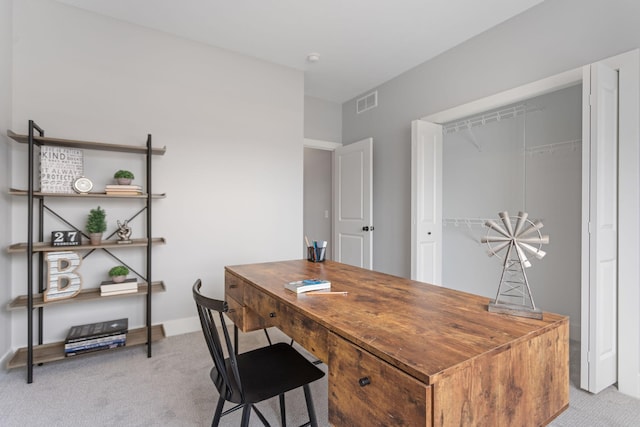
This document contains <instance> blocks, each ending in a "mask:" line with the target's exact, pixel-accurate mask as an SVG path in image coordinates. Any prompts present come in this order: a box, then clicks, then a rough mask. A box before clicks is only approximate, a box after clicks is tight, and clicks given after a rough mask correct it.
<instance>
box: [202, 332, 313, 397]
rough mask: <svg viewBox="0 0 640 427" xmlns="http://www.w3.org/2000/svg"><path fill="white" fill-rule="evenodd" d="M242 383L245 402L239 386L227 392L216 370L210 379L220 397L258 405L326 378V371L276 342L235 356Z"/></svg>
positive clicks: (293, 350)
mask: <svg viewBox="0 0 640 427" xmlns="http://www.w3.org/2000/svg"><path fill="white" fill-rule="evenodd" d="M236 360H237V363H238V370H239V372H240V381H241V382H242V387H243V389H244V394H245V396H244V397H245V398H244V402H243V401H242V398H241V396H240V391H239V389H238V387H237V385H235V384H234V385H233V386H232V387H233V390H232V393H231V394H230V395H229V394H228V393H226V387H225V386H224V384H223V381H222V376H221V375H219V373H218V370H217V369H216V368H215V367H214V368H213V369H211V373H210V375H211V379H212V380H213V383H214V384H215V385H216V388H217V389H218V392H219V393H220V394H223V393H224V394H225V399H226V400H228V401H230V402H233V403H258V402H261V401H263V400H265V399H269V398H271V397H274V396H277V395H279V394H281V393H285V392H287V391H290V390H293V389H294V388H298V387H302V386H303V385H305V384H309V383H311V382H313V381H315V380H318V379H320V378H322V377H323V376H324V372H323V371H322V370H320V369H318V368H317V367H316V366H315V365H313V364H311V363H310V362H309V361H308V360H307V359H306V358H305V357H304V356H302V355H301V354H300V353H298V352H297V351H296V350H295V349H294V348H293V347H291V346H290V345H289V344H286V343H276V344H274V345H271V346H268V347H262V348H258V349H256V350H251V351H248V352H246V353H242V354H239V355H237V356H236ZM225 363H226V366H227V372H228V373H229V377H230V378H233V373H232V371H231V364H230V359H226V360H225Z"/></svg>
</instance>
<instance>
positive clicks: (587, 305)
mask: <svg viewBox="0 0 640 427" xmlns="http://www.w3.org/2000/svg"><path fill="white" fill-rule="evenodd" d="M584 73H585V76H584V79H583V85H584V90H583V110H584V113H583V160H582V168H583V180H582V182H583V191H582V195H583V202H582V206H583V210H584V212H583V221H584V223H583V239H582V242H583V243H582V245H583V248H582V260H583V262H582V264H583V267H582V319H583V320H582V322H583V324H582V344H581V346H582V348H581V351H582V357H581V361H582V362H581V378H580V386H581V387H582V388H583V389H586V390H588V391H590V392H592V393H597V392H599V391H601V390H602V389H604V388H606V387H607V386H609V385H611V384H613V383H615V382H616V381H617V352H618V351H617V349H618V340H617V337H618V333H617V290H618V253H617V246H618V223H617V218H618V209H617V206H618V188H617V162H618V72H617V71H614V70H612V69H611V68H608V67H606V66H605V65H603V64H601V63H597V64H592V65H591V66H589V67H585V71H584Z"/></svg>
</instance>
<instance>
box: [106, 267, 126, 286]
mask: <svg viewBox="0 0 640 427" xmlns="http://www.w3.org/2000/svg"><path fill="white" fill-rule="evenodd" d="M127 274H129V269H128V268H127V267H125V266H124V265H117V266H115V267H113V268H112V269H111V270H109V277H111V280H113V282H114V283H122V282H124V281H125V279H126V278H127Z"/></svg>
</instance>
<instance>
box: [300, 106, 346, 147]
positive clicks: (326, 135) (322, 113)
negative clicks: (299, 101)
mask: <svg viewBox="0 0 640 427" xmlns="http://www.w3.org/2000/svg"><path fill="white" fill-rule="evenodd" d="M304 137H305V138H309V139H319V140H322V141H331V142H340V141H342V105H340V104H336V103H335V102H329V101H325V100H323V99H318V98H314V97H311V96H305V97H304Z"/></svg>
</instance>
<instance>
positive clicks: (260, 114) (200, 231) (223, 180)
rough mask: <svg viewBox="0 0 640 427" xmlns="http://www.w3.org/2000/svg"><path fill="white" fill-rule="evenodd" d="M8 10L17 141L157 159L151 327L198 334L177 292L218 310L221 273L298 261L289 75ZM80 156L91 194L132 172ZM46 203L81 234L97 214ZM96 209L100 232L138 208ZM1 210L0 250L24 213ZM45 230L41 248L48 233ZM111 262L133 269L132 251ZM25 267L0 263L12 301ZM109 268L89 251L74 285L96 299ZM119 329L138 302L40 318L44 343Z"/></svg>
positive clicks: (86, 204) (45, 1)
mask: <svg viewBox="0 0 640 427" xmlns="http://www.w3.org/2000/svg"><path fill="white" fill-rule="evenodd" d="M13 7H14V21H13V40H15V44H14V47H13V50H14V51H13V67H14V76H13V82H12V90H13V93H14V97H13V106H12V110H11V111H12V115H13V118H12V124H11V127H12V129H13V130H15V131H18V132H26V130H27V121H28V120H29V119H34V120H36V122H37V123H38V124H39V125H40V126H42V127H43V128H44V129H45V130H46V132H47V135H49V136H58V137H62V138H71V139H87V140H91V141H105V142H112V143H121V144H132V145H143V144H144V142H145V139H146V134H147V133H151V134H152V135H153V140H154V145H156V146H165V145H166V147H167V153H166V155H165V156H162V157H157V156H156V157H154V158H153V167H154V170H155V174H154V192H166V193H167V197H166V198H165V199H161V200H157V201H155V202H154V217H153V227H154V235H156V236H162V237H165V238H166V240H167V244H166V245H164V246H157V247H155V248H154V251H153V253H154V258H153V269H154V279H156V280H163V281H164V282H165V284H166V288H167V291H166V292H164V293H159V294H158V295H154V306H153V311H152V315H153V319H152V321H153V323H159V322H162V323H164V324H165V326H166V329H167V332H168V333H169V334H175V333H180V332H185V331H189V330H195V329H199V324H198V321H197V315H196V313H195V311H194V307H193V299H192V297H191V291H190V287H191V285H192V284H193V283H194V281H195V279H196V278H202V279H203V283H204V289H205V292H206V293H207V294H209V295H212V296H215V297H222V296H223V294H224V266H225V265H232V264H243V263H250V262H261V261H269V260H272V261H273V260H282V259H293V258H299V257H300V242H301V241H302V231H303V230H302V217H303V215H302V205H303V200H302V197H303V193H302V191H303V170H302V158H303V147H302V140H303V110H304V105H303V99H304V76H303V74H302V72H300V71H297V70H293V69H291V68H286V67H281V66H278V65H274V64H271V63H266V62H263V61H259V60H256V59H254V58H249V57H247V56H243V55H239V54H235V53H232V52H229V51H226V50H223V49H217V48H214V47H211V46H207V45H204V44H200V43H196V42H192V41H188V40H185V39H181V38H178V37H173V36H170V35H168V34H165V33H161V32H157V31H153V30H149V29H146V28H143V27H138V26H135V25H131V24H128V23H125V22H122V21H118V20H115V19H110V18H107V17H104V16H100V15H96V14H92V13H89V12H85V11H82V10H79V9H76V8H73V7H69V6H66V5H63V4H61V3H58V2H55V1H50V0H21V1H19V2H14V5H13ZM3 31H4V30H3ZM3 40H4V38H3ZM20 145H21V146H23V145H24V144H20ZM11 147H13V148H12V155H14V156H15V160H14V165H19V164H23V163H22V162H23V161H25V155H24V154H25V153H24V150H23V148H24V147H20V146H18V144H12V145H11ZM84 155H85V162H84V166H85V175H86V176H87V177H89V178H91V179H92V180H93V182H94V185H95V188H96V189H97V190H98V189H100V188H103V186H104V185H105V184H107V183H111V182H112V176H113V172H114V171H115V170H117V169H120V168H124V169H129V168H131V170H133V171H134V172H136V171H138V172H140V175H142V171H143V170H144V169H143V159H142V158H140V157H139V156H123V155H122V154H118V153H104V152H94V151H91V150H84ZM11 180H12V181H11V183H12V185H14V186H17V187H24V186H25V183H26V177H25V174H24V170H23V169H19V168H16V169H15V170H14V171H13V173H12V178H11ZM136 181H137V180H136ZM50 202H51V207H52V208H54V209H57V208H59V209H60V213H61V214H63V216H65V217H66V218H67V219H69V220H70V221H71V222H73V223H75V224H78V225H80V226H81V225H82V223H83V219H84V218H86V214H87V212H88V211H89V209H90V208H92V207H95V206H96V205H97V204H98V202H97V201H96V199H91V200H80V199H73V200H50ZM129 202H131V203H129ZM99 204H100V205H101V206H102V207H103V208H105V209H106V210H107V221H108V225H109V227H108V230H107V233H110V232H111V231H113V230H114V229H115V228H116V220H117V219H124V218H128V216H127V215H131V214H132V213H134V212H135V211H136V210H137V209H139V206H135V203H134V202H133V201H121V200H100V203H99ZM11 205H12V214H11V218H12V225H13V230H12V234H13V236H12V237H11V241H12V242H21V241H24V240H25V234H26V233H25V229H26V225H25V215H24V212H25V200H24V198H22V199H20V198H14V199H12V200H11ZM45 227H46V228H47V229H46V230H45V235H47V233H48V232H49V231H51V229H54V230H55V229H60V228H59V227H61V224H59V223H57V222H56V221H54V220H51V221H47V223H46V225H45ZM54 227H56V228H54ZM132 227H133V236H132V237H140V236H141V235H142V232H143V231H142V230H143V224H140V223H135V224H132ZM119 255H121V256H122V257H124V258H126V259H127V261H131V262H132V265H133V266H134V267H135V266H137V265H139V264H142V260H140V258H142V256H141V253H140V251H137V250H135V248H131V249H130V250H121V251H119ZM24 260H25V257H24V256H22V257H20V256H19V255H14V256H13V257H12V260H11V262H12V264H11V265H12V267H13V272H12V292H13V295H14V296H15V295H20V294H24V293H25V286H24V283H25V277H26V268H25V262H24ZM113 265H114V261H113V260H111V259H110V258H109V257H107V256H105V255H104V254H103V253H101V252H97V253H96V254H94V255H92V256H91V257H88V258H87V259H85V260H84V261H83V264H82V266H81V267H80V268H81V274H82V276H83V283H84V286H86V287H95V286H97V285H98V284H99V283H100V281H101V280H105V277H106V276H105V275H106V271H107V270H108V269H109V268H110V267H112V266H113ZM3 301H4V300H3ZM13 313H14V314H13V315H12V322H11V323H12V325H13V329H12V341H13V342H12V345H13V346H20V345H24V343H25V341H26V334H25V322H24V319H25V317H26V316H25V315H24V312H23V311H22V312H21V311H16V312H13ZM118 317H128V318H129V325H130V326H131V327H136V326H139V325H141V324H142V323H143V321H144V310H143V309H142V305H141V304H140V301H139V299H137V298H124V299H118V300H117V301H116V300H113V301H111V302H108V301H100V302H94V303H87V304H74V305H64V307H62V306H58V307H50V308H47V310H46V325H47V327H46V328H45V341H52V340H57V339H60V338H63V337H64V335H65V333H66V330H67V329H68V327H69V326H71V325H74V324H82V323H89V322H92V321H96V320H105V319H110V318H118Z"/></svg>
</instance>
